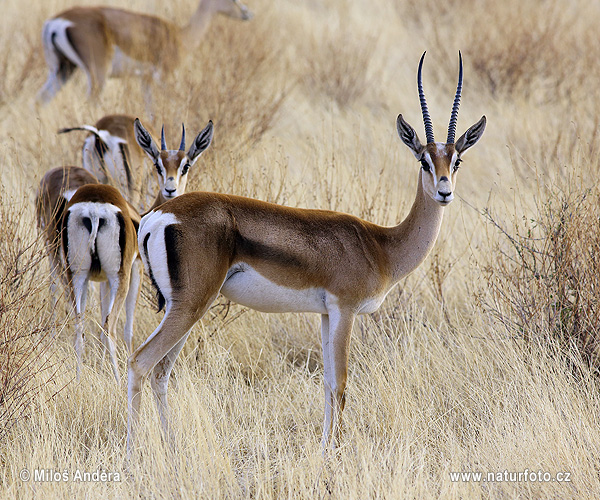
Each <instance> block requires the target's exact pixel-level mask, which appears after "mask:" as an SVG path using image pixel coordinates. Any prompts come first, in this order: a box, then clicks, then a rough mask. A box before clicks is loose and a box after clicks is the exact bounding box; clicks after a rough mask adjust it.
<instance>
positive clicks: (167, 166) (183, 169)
mask: <svg viewBox="0 0 600 500" xmlns="http://www.w3.org/2000/svg"><path fill="white" fill-rule="evenodd" d="M191 164H192V162H191V161H190V159H189V158H188V156H187V155H186V154H185V153H184V152H183V151H161V152H160V155H159V156H158V158H157V159H156V161H155V163H154V166H155V168H156V174H157V176H158V185H159V187H160V192H161V194H162V195H163V196H164V198H165V200H170V199H171V198H175V197H176V196H179V195H181V194H183V193H185V186H186V184H187V177H188V176H187V174H188V171H189V168H190V166H191Z"/></svg>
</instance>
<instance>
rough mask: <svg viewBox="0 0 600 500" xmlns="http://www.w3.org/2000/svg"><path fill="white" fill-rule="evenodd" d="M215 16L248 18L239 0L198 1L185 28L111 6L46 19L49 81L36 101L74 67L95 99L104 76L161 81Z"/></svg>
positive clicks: (55, 89) (80, 9) (44, 36)
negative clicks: (81, 74)
mask: <svg viewBox="0 0 600 500" xmlns="http://www.w3.org/2000/svg"><path fill="white" fill-rule="evenodd" d="M216 14H223V15H226V16H228V17H231V18H235V19H241V20H248V19H250V18H251V17H252V13H251V12H250V11H249V10H248V8H247V7H246V6H245V5H243V4H242V3H241V2H240V0H200V3H199V4H198V7H197V8H196V11H195V12H194V14H193V15H192V17H191V18H190V21H189V23H188V24H187V25H186V26H184V27H183V28H179V27H178V26H176V25H175V24H173V23H171V22H169V21H166V20H164V19H161V18H159V17H156V16H152V15H148V14H142V13H137V12H131V11H127V10H123V9H117V8H113V7H73V8H71V9H68V10H66V11H64V12H61V13H60V14H58V15H57V16H55V17H53V18H51V19H48V20H47V21H46V22H45V23H44V27H43V30H42V43H43V46H44V56H45V58H46V64H47V65H48V80H47V81H46V83H45V84H44V86H43V88H42V89H41V90H40V92H39V94H38V100H40V101H42V102H43V103H47V102H49V101H50V100H51V99H52V98H53V97H54V96H55V95H56V93H57V92H58V91H59V90H60V89H61V87H62V86H63V85H64V84H65V83H66V82H67V81H68V80H69V78H70V77H71V76H72V74H73V72H74V71H75V69H76V68H79V69H81V70H82V71H83V72H84V73H85V74H86V76H87V81H88V96H89V97H97V96H98V94H99V93H100V92H101V91H102V88H103V86H104V82H105V80H106V77H107V76H111V77H121V76H125V75H141V76H142V77H144V78H146V79H149V78H155V79H157V80H160V79H161V76H162V75H168V74H170V73H171V72H172V71H173V70H174V69H175V68H176V67H177V65H178V64H179V63H180V61H181V59H182V55H183V52H184V51H185V52H189V53H193V51H194V50H196V49H197V48H198V46H199V44H200V42H201V40H202V37H203V35H204V33H205V31H206V29H207V28H208V25H209V24H210V21H211V19H212V18H213V17H214V16H215V15H216Z"/></svg>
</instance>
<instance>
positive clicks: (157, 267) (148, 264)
mask: <svg viewBox="0 0 600 500" xmlns="http://www.w3.org/2000/svg"><path fill="white" fill-rule="evenodd" d="M171 224H179V220H177V217H175V215H173V214H172V213H169V212H165V213H163V212H162V211H161V210H154V211H152V212H150V213H149V214H147V215H145V216H144V217H142V220H141V221H140V228H139V232H138V247H139V250H140V254H141V256H142V260H143V262H144V267H145V268H146V271H147V272H148V273H149V270H150V271H152V276H153V278H154V281H155V282H156V284H157V285H158V288H159V289H160V292H161V293H162V294H163V297H164V298H165V300H166V301H167V304H168V303H169V302H170V299H171V293H172V290H173V289H172V287H171V279H170V277H169V268H168V266H167V247H166V245H165V227H167V226H170V225H171ZM148 234H150V237H149V238H148V243H147V249H148V255H146V252H144V240H145V239H146V236H147V235H148Z"/></svg>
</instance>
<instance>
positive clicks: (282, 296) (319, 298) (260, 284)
mask: <svg viewBox="0 0 600 500" xmlns="http://www.w3.org/2000/svg"><path fill="white" fill-rule="evenodd" d="M228 276H229V277H228V278H227V279H226V280H225V283H224V284H223V287H222V288H221V293H222V294H223V295H225V297H227V298H228V299H230V300H232V301H233V302H237V303H238V304H241V305H244V306H246V307H250V308H252V309H256V310H257V311H262V312H315V313H321V314H326V313H327V309H326V296H327V294H326V292H325V290H323V289H322V288H304V289H300V290H298V289H295V288H288V287H286V286H282V285H278V284H276V283H273V282H272V281H270V280H268V279H266V278H265V277H264V276H262V275H261V274H259V273H258V272H257V271H256V270H255V269H254V268H252V267H251V266H249V265H247V264H244V263H239V264H236V265H235V266H233V267H232V268H231V269H230V271H229V273H228Z"/></svg>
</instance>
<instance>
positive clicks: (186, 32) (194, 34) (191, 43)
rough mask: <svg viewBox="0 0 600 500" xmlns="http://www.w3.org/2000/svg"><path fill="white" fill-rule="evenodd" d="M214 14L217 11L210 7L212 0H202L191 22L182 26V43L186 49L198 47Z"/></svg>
mask: <svg viewBox="0 0 600 500" xmlns="http://www.w3.org/2000/svg"><path fill="white" fill-rule="evenodd" d="M214 15H215V12H214V11H213V10H212V9H211V8H210V1H208V0H200V3H199V4H198V7H197V8H196V11H195V12H194V14H192V17H191V18H190V22H189V23H188V24H187V25H185V26H184V27H183V28H181V43H182V45H183V49H184V50H193V49H195V48H197V47H198V45H199V44H200V42H201V41H202V37H203V36H204V33H206V30H207V29H208V25H209V24H210V21H211V19H212V17H213V16H214Z"/></svg>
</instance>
